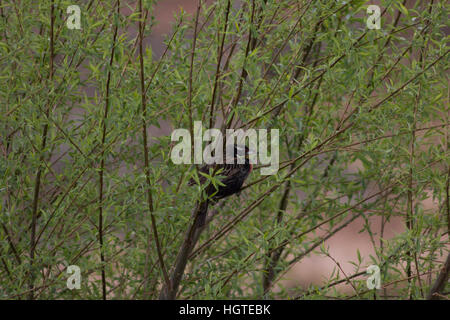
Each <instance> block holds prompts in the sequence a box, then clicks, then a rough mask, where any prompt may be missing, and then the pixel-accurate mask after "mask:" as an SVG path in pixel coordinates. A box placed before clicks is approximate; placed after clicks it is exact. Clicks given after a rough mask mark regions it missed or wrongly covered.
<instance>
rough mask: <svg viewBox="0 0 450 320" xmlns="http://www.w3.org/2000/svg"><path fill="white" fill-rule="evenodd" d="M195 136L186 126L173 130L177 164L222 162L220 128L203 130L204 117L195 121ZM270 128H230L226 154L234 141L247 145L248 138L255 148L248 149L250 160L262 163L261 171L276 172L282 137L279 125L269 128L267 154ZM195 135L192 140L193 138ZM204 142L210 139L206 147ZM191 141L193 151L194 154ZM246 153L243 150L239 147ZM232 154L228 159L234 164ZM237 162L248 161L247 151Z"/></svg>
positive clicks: (229, 152)
mask: <svg viewBox="0 0 450 320" xmlns="http://www.w3.org/2000/svg"><path fill="white" fill-rule="evenodd" d="M193 129H194V130H193V131H194V132H193V135H194V137H191V134H190V132H189V130H187V129H182V128H180V129H175V130H174V131H173V132H172V136H171V141H172V142H177V141H180V140H181V141H180V142H179V143H177V144H176V145H175V146H174V147H173V149H172V152H171V154H170V158H171V159H172V162H173V163H175V164H192V163H194V164H209V165H211V164H223V162H224V157H223V150H224V137H223V134H222V132H221V131H220V130H219V129H207V130H205V132H203V126H202V123H201V121H195V122H194V128H193ZM267 131H268V130H267V129H258V130H256V129H248V130H245V131H244V130H242V129H237V130H234V129H227V130H226V139H225V141H226V146H225V152H226V154H232V152H233V148H234V145H244V144H245V142H246V141H248V147H249V149H250V150H251V151H252V152H251V153H249V161H250V164H261V165H262V168H261V174H262V175H273V174H276V173H277V172H278V169H279V159H280V154H279V140H280V133H279V130H278V129H271V130H270V155H268V152H267V151H268V150H267V149H268V145H269V143H268V135H267ZM192 139H193V140H192ZM203 142H209V144H207V145H206V146H205V148H204V149H203V148H202V146H203ZM192 143H193V146H194V147H193V149H194V155H193V157H192ZM239 152H242V153H244V152H245V151H244V150H239ZM234 160H235V159H234V158H233V157H225V162H226V163H227V164H231V163H233V162H234ZM237 163H238V164H243V163H245V157H244V154H239V153H238V157H237Z"/></svg>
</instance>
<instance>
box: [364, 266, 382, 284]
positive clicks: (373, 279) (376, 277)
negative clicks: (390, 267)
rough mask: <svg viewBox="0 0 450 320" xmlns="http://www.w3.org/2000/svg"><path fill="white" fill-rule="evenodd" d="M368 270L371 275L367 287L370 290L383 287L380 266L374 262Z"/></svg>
mask: <svg viewBox="0 0 450 320" xmlns="http://www.w3.org/2000/svg"><path fill="white" fill-rule="evenodd" d="M366 272H367V273H368V274H370V277H368V278H367V280H366V284H367V288H368V289H370V290H372V289H380V288H381V277H380V267H379V266H377V265H375V264H372V265H370V266H368V267H367V270H366Z"/></svg>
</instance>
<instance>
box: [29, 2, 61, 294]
mask: <svg viewBox="0 0 450 320" xmlns="http://www.w3.org/2000/svg"><path fill="white" fill-rule="evenodd" d="M54 10H55V6H54V0H52V1H51V3H50V57H49V60H50V61H49V64H50V70H49V80H50V82H52V80H53V57H54V54H55V47H54V25H55V14H54V13H55V12H54ZM45 113H46V119H47V118H48V116H49V113H50V104H47V109H46V111H45ZM47 134H48V122H46V123H45V124H44V130H43V132H42V144H41V155H40V157H39V167H38V170H37V173H36V177H35V182H34V192H33V206H32V217H31V237H30V282H29V289H30V293H29V295H28V299H30V300H33V299H34V270H33V264H34V257H35V248H36V225H37V215H38V209H39V193H40V189H41V176H42V162H43V161H44V150H45V147H46V145H47Z"/></svg>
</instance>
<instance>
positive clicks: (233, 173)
mask: <svg viewBox="0 0 450 320" xmlns="http://www.w3.org/2000/svg"><path fill="white" fill-rule="evenodd" d="M251 153H252V152H251V151H250V149H249V148H248V147H247V146H241V145H234V148H233V154H232V155H230V154H228V155H226V156H225V160H224V161H223V162H224V163H223V164H209V165H204V166H203V167H201V168H200V169H199V172H203V173H206V174H210V169H212V170H213V172H218V173H217V174H218V175H220V176H222V177H223V178H221V179H220V182H221V183H222V184H223V185H217V188H216V187H215V186H213V185H212V184H210V185H208V187H207V188H206V194H207V195H208V200H206V204H205V205H204V206H203V207H204V208H203V209H202V210H201V211H202V212H201V214H200V215H199V220H198V223H199V226H202V225H203V224H204V223H205V218H206V210H207V205H208V202H209V201H212V203H216V202H217V201H218V200H220V199H223V198H226V197H229V196H231V195H233V194H235V193H239V192H240V191H241V187H242V185H243V184H244V181H245V180H246V179H247V177H248V176H249V174H250V172H251V171H252V168H253V166H252V164H251V163H250V158H249V155H250V154H251ZM229 157H233V162H232V163H227V162H228V161H226V160H227V159H229ZM240 157H244V163H240V162H242V161H238V160H239V158H240ZM220 169H222V170H220ZM214 170H215V171H214ZM199 182H200V184H201V185H204V184H205V183H207V182H208V179H207V178H206V177H205V176H203V175H199ZM196 183H197V182H196V181H195V180H194V179H190V180H189V182H188V185H190V186H191V185H194V184H196Z"/></svg>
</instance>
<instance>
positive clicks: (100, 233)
mask: <svg viewBox="0 0 450 320" xmlns="http://www.w3.org/2000/svg"><path fill="white" fill-rule="evenodd" d="M116 6H117V7H116V8H117V14H119V9H120V0H117V2H116ZM117 29H118V25H117V24H116V25H115V27H114V34H113V40H112V45H111V46H112V48H111V56H110V58H109V70H108V75H107V79H106V89H105V106H104V111H103V119H102V124H103V130H102V144H101V146H102V148H103V145H104V144H105V140H106V120H107V119H108V111H109V88H110V84H111V67H112V63H113V60H114V50H115V47H116V38H117ZM104 171H105V150H103V151H102V153H101V160H100V171H99V173H98V174H99V196H98V202H99V207H98V208H99V211H98V240H99V244H100V263H101V267H100V270H101V277H102V299H103V300H106V273H105V253H104V243H103V185H104V184H103V173H104Z"/></svg>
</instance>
